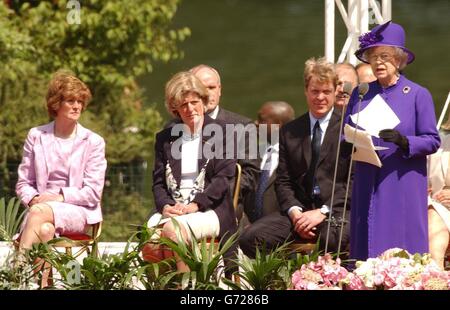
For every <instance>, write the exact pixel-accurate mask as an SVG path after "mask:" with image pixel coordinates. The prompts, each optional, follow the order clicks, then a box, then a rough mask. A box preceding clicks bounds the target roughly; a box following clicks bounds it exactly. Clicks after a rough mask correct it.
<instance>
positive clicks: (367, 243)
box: [346, 22, 440, 260]
mask: <svg viewBox="0 0 450 310" xmlns="http://www.w3.org/2000/svg"><path fill="white" fill-rule="evenodd" d="M355 55H356V57H358V59H360V60H361V61H363V62H366V63H369V64H370V65H371V67H372V71H373V72H374V74H375V76H376V77H377V80H376V81H374V82H371V83H370V84H369V91H368V92H367V94H366V95H364V97H363V99H362V102H361V106H360V110H361V111H363V110H364V108H365V107H367V105H368V104H369V103H370V102H371V101H372V99H373V98H374V97H375V96H377V95H379V96H380V97H381V98H382V99H383V100H384V101H385V102H386V103H387V105H388V106H389V107H390V108H391V109H392V111H393V112H394V113H395V114H396V115H397V117H398V118H399V120H400V123H399V124H398V125H397V126H395V127H394V128H386V129H384V130H381V131H380V133H379V137H380V138H376V137H373V138H372V139H373V142H374V145H377V146H383V147H387V148H388V149H386V150H380V151H377V153H378V156H379V158H380V160H381V163H382V167H381V168H379V167H377V166H374V165H371V164H368V163H364V162H356V163H355V170H354V181H353V189H352V202H351V239H350V240H351V249H350V256H351V257H352V258H354V259H358V260H364V259H367V258H368V257H375V256H377V255H379V254H381V253H382V252H383V251H385V250H387V249H389V248H394V247H398V248H403V249H406V250H408V251H409V252H411V253H416V252H418V253H425V252H428V226H427V167H426V156H427V155H429V154H432V153H434V152H436V150H437V149H438V148H439V145H440V140H439V134H438V132H437V130H436V118H435V112H434V104H433V100H432V97H431V94H430V92H429V91H428V90H427V89H426V88H424V87H422V86H420V85H418V84H416V83H414V82H412V81H410V80H408V79H407V78H406V77H405V76H404V75H403V74H402V70H403V69H404V68H405V67H406V65H408V64H410V63H411V62H412V61H413V60H414V54H413V53H412V52H411V51H409V50H408V49H407V48H406V47H405V32H404V30H403V28H402V27H401V26H400V25H398V24H395V23H393V22H387V23H385V24H383V25H379V26H377V27H375V28H373V29H372V30H371V31H370V32H369V33H367V34H365V35H363V36H361V37H360V49H359V50H358V51H357V52H356V53H355ZM358 101H359V99H358V92H357V91H355V92H354V93H353V95H352V97H351V99H350V101H349V105H348V109H347V112H346V123H348V124H350V125H352V126H355V124H354V123H353V122H352V120H351V118H350V117H349V116H350V115H353V114H356V113H357V112H358V109H359V107H358ZM374 121H376V120H374Z"/></svg>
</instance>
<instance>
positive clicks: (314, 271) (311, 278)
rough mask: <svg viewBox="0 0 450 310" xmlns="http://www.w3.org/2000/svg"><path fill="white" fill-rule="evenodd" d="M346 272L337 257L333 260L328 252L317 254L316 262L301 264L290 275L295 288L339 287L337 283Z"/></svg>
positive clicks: (344, 276) (343, 277) (318, 288)
mask: <svg viewBox="0 0 450 310" xmlns="http://www.w3.org/2000/svg"><path fill="white" fill-rule="evenodd" d="M347 274H348V271H347V269H345V268H344V267H342V266H341V261H340V259H339V258H338V259H337V260H333V259H332V257H331V255H330V254H329V253H327V254H325V256H319V258H318V260H317V262H310V263H308V264H304V265H302V267H301V268H300V270H297V271H295V272H294V274H293V275H292V288H293V289H295V290H320V289H340V287H339V283H340V282H341V280H343V279H345V278H346V276H347Z"/></svg>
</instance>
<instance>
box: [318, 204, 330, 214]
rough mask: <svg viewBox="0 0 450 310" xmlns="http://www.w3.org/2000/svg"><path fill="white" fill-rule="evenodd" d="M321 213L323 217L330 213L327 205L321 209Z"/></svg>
mask: <svg viewBox="0 0 450 310" xmlns="http://www.w3.org/2000/svg"><path fill="white" fill-rule="evenodd" d="M320 213H322V214H323V215H327V214H328V213H330V208H328V206H327V205H323V206H322V207H321V208H320Z"/></svg>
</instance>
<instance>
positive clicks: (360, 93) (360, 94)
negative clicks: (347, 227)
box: [337, 83, 369, 257]
mask: <svg viewBox="0 0 450 310" xmlns="http://www.w3.org/2000/svg"><path fill="white" fill-rule="evenodd" d="M368 91H369V85H368V84H367V83H361V84H360V85H359V86H358V97H359V100H358V112H357V115H356V124H355V130H354V132H353V141H355V139H356V130H357V128H358V123H359V112H360V111H361V101H362V99H363V97H364V95H365V94H367V92H368ZM354 151H355V144H352V152H351V157H350V164H349V167H348V175H347V185H346V186H345V198H344V209H343V211H342V223H341V231H340V233H339V242H338V251H337V256H338V257H339V254H340V252H341V243H342V235H343V233H344V221H345V213H346V210H347V199H348V190H349V186H350V178H351V175H352V165H353V152H354Z"/></svg>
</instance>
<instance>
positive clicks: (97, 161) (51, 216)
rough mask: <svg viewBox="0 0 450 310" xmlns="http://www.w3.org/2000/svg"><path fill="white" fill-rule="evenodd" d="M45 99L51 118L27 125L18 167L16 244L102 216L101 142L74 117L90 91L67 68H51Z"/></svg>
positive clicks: (76, 229) (76, 228) (78, 228)
mask: <svg viewBox="0 0 450 310" xmlns="http://www.w3.org/2000/svg"><path fill="white" fill-rule="evenodd" d="M46 99H47V110H48V113H49V115H50V117H51V118H53V119H54V121H52V122H51V123H49V124H46V125H43V126H39V127H35V128H32V129H31V130H30V131H29V133H28V137H27V139H26V141H25V145H24V148H23V157H22V162H21V164H20V166H19V171H18V174H19V179H18V181H17V184H16V194H17V196H18V197H19V198H20V199H21V201H22V203H23V204H24V205H25V206H27V207H29V209H28V214H27V216H26V218H25V221H24V224H23V225H22V230H21V234H20V244H19V247H20V249H29V248H31V247H32V244H34V243H39V242H47V241H49V240H51V239H52V238H53V237H54V236H55V235H56V236H59V235H70V234H79V233H84V232H86V230H87V229H88V228H89V226H90V225H92V224H95V223H98V222H100V221H102V213H101V208H100V200H101V197H102V191H103V184H104V178H105V170H106V159H105V142H104V140H103V138H102V137H100V136H99V135H97V134H95V133H94V132H92V131H90V130H88V129H86V128H84V127H83V126H81V125H80V124H79V123H78V119H79V118H80V115H81V112H82V111H84V110H85V109H86V106H87V104H88V102H89V100H90V99H91V92H90V91H89V89H88V87H87V86H86V85H85V84H84V83H83V82H82V81H80V80H79V79H78V78H76V77H75V76H73V75H72V74H70V73H67V72H57V73H56V74H55V76H54V77H53V79H52V80H51V81H50V83H49V87H48V92H47V96H46Z"/></svg>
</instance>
